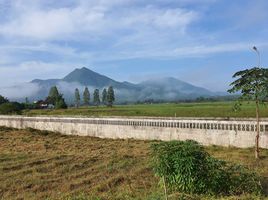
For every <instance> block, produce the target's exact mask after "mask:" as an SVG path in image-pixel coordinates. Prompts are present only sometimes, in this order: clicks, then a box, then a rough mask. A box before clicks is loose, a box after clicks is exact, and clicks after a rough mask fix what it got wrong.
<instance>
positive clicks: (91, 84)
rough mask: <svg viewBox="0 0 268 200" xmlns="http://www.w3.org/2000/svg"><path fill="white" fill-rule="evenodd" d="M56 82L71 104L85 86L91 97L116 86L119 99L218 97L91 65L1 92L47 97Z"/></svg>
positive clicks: (187, 86)
mask: <svg viewBox="0 0 268 200" xmlns="http://www.w3.org/2000/svg"><path fill="white" fill-rule="evenodd" d="M54 85H56V86H57V87H58V89H59V91H60V92H61V93H63V94H64V98H65V99H66V101H67V102H68V103H72V102H73V99H74V90H75V88H78V89H79V90H80V95H81V96H82V93H83V91H84V88H85V86H87V87H88V88H89V90H90V93H91V97H92V94H93V90H94V89H96V88H97V89H100V92H101V91H102V89H103V88H106V87H109V86H113V87H114V89H115V94H116V102H117V103H122V102H136V101H144V100H149V99H153V100H158V101H159V100H162V101H176V100H185V99H195V98H197V97H200V96H203V97H211V96H217V95H218V94H217V93H214V92H211V91H209V90H207V89H205V88H202V87H197V86H194V85H191V84H189V83H187V82H183V81H180V80H178V79H175V78H172V77H165V78H158V79H150V80H147V81H143V82H141V83H138V84H133V83H130V82H126V81H125V82H118V81H116V80H113V79H111V78H109V77H107V76H104V75H101V74H98V73H96V72H94V71H92V70H90V69H88V68H85V67H83V68H80V69H75V70H74V71H72V72H71V73H69V74H68V75H66V76H65V77H64V78H62V79H47V80H41V79H34V80H32V81H31V82H30V83H25V84H21V85H17V86H12V87H8V88H0V94H2V95H4V96H7V97H8V98H10V99H12V100H21V101H22V100H24V99H25V97H28V98H29V99H30V100H32V101H33V100H38V99H43V98H45V97H46V96H47V94H48V92H49V89H50V88H51V87H52V86H54Z"/></svg>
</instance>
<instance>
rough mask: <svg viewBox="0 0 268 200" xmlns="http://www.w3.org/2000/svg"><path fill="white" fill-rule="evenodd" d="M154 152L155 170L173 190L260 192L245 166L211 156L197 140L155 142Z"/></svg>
mask: <svg viewBox="0 0 268 200" xmlns="http://www.w3.org/2000/svg"><path fill="white" fill-rule="evenodd" d="M151 149H152V158H153V159H152V161H153V166H154V171H155V173H156V175H157V176H159V177H164V180H165V181H166V184H167V187H168V188H169V189H171V190H172V191H178V192H182V193H188V194H212V195H215V194H218V195H219V194H222V195H224V194H241V193H260V191H261V186H260V181H259V177H258V176H257V175H256V174H254V173H252V172H251V171H249V170H247V169H246V168H245V167H243V166H240V165H233V164H231V163H227V162H225V161H222V160H218V159H216V158H213V157H211V156H210V155H209V154H208V153H207V152H206V151H205V150H204V148H203V146H201V145H199V144H198V143H197V142H195V141H192V140H187V141H171V142H160V143H154V144H152V146H151ZM162 180H163V179H162Z"/></svg>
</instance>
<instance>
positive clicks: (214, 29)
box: [0, 0, 268, 91]
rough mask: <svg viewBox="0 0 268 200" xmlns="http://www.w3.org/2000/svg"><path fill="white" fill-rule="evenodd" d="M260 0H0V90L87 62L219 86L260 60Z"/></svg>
mask: <svg viewBox="0 0 268 200" xmlns="http://www.w3.org/2000/svg"><path fill="white" fill-rule="evenodd" d="M267 10H268V1H267V0H62V1H55V0H0V87H8V86H11V85H16V84H22V83H25V82H29V81H31V80H32V79H36V78H39V79H48V78H62V77H64V76H65V75H67V74H68V73H69V72H71V71H72V70H74V69H75V68H81V67H87V68H89V69H92V70H94V71H96V72H98V73H101V74H104V75H106V76H109V77H110V78H113V79H115V80H118V81H130V82H133V83H138V82H141V81H144V80H147V79H150V78H158V77H175V78H178V79H180V80H183V81H187V82H189V83H192V84H194V85H197V86H202V87H205V88H207V89H210V90H211V91H226V90H227V89H228V88H229V86H228V85H229V83H230V82H231V81H232V75H233V74H234V73H235V72H236V71H238V70H241V69H245V68H248V67H253V66H256V65H257V63H258V62H257V54H256V52H254V51H253V50H252V47H253V46H257V48H258V49H259V51H260V55H261V65H262V66H264V67H265V66H267V65H268V64H267V63H268V58H267V56H266V55H267V53H268V20H267V19H268V12H267Z"/></svg>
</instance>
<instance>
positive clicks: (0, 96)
mask: <svg viewBox="0 0 268 200" xmlns="http://www.w3.org/2000/svg"><path fill="white" fill-rule="evenodd" d="M8 102H9V101H8V99H7V98H5V97H3V96H2V95H0V105H1V104H3V103H8Z"/></svg>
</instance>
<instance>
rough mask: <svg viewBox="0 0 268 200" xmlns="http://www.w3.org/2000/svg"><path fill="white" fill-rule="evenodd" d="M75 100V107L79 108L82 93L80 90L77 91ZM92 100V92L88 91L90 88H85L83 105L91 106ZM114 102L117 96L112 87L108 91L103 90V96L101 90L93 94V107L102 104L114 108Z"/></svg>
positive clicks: (96, 90)
mask: <svg viewBox="0 0 268 200" xmlns="http://www.w3.org/2000/svg"><path fill="white" fill-rule="evenodd" d="M74 99H75V106H76V107H77V108H78V107H79V106H80V104H81V97H80V91H79V89H78V88H76V89H75V92H74ZM90 100H91V98H90V92H89V90H88V87H85V89H84V92H83V105H84V106H89V105H90ZM114 101H115V94H114V89H113V87H112V86H110V87H108V89H106V88H104V89H103V90H102V94H101V96H100V91H99V89H95V90H94V92H93V105H95V106H99V105H100V104H101V103H102V104H103V105H107V106H109V107H112V106H113V104H114Z"/></svg>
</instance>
